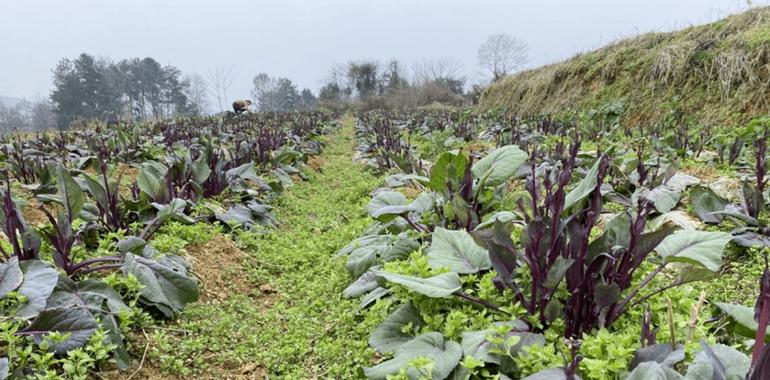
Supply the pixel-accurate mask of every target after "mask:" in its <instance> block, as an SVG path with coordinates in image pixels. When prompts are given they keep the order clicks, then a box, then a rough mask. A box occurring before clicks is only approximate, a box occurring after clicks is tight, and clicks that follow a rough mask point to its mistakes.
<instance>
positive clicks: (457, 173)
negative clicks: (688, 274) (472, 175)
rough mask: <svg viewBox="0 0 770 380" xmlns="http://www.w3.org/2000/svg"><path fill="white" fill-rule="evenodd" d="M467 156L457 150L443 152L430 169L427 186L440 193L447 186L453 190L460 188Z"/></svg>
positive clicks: (444, 190)
mask: <svg viewBox="0 0 770 380" xmlns="http://www.w3.org/2000/svg"><path fill="white" fill-rule="evenodd" d="M467 165H468V158H466V157H465V155H464V154H462V153H458V152H445V153H443V154H442V155H441V156H440V157H439V159H438V160H437V161H436V163H435V164H434V165H433V167H432V168H431V170H430V182H428V187H429V188H430V189H431V190H433V191H438V192H440V193H444V192H446V191H447V190H448V189H447V187H448V186H451V188H452V190H453V191H457V190H459V188H460V181H462V179H463V175H464V173H465V167H466V166H467Z"/></svg>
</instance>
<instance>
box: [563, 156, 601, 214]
mask: <svg viewBox="0 0 770 380" xmlns="http://www.w3.org/2000/svg"><path fill="white" fill-rule="evenodd" d="M601 162H602V160H601V159H597V160H596V162H595V163H594V166H592V167H591V170H589V171H588V173H587V174H586V176H585V177H583V179H582V180H580V182H578V184H577V186H575V188H574V189H572V191H570V192H569V193H567V196H566V197H564V210H569V209H570V208H571V207H572V206H574V205H575V204H577V203H578V202H580V201H582V200H583V199H585V198H586V197H588V196H589V195H590V194H591V192H592V191H594V190H595V189H596V183H597V180H598V178H597V177H598V176H599V165H600V164H601Z"/></svg>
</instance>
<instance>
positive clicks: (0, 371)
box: [0, 358, 10, 380]
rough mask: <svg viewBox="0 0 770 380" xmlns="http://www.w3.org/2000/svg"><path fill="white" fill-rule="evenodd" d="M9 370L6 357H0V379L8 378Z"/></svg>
mask: <svg viewBox="0 0 770 380" xmlns="http://www.w3.org/2000/svg"><path fill="white" fill-rule="evenodd" d="M9 371H10V367H9V365H8V358H0V380H5V379H6V378H8V372H9Z"/></svg>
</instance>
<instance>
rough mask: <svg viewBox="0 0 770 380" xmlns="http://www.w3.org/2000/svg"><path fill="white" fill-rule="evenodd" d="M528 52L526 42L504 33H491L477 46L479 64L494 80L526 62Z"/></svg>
mask: <svg viewBox="0 0 770 380" xmlns="http://www.w3.org/2000/svg"><path fill="white" fill-rule="evenodd" d="M528 52H529V46H527V43H526V42H524V41H522V40H520V39H518V38H516V37H514V36H512V35H510V34H506V33H498V34H493V35H490V36H489V37H488V38H487V41H486V42H484V44H483V45H481V47H480V48H479V51H478V60H479V65H481V67H483V68H485V69H487V70H489V72H490V73H491V74H492V80H493V81H496V80H498V79H500V78H502V77H504V76H505V75H507V74H508V73H510V72H511V71H513V70H516V69H518V68H520V67H521V66H523V65H524V64H525V63H527V53H528Z"/></svg>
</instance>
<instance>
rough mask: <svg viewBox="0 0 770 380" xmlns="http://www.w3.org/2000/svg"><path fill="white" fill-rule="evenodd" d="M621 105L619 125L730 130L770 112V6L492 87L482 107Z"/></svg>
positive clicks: (525, 110)
mask: <svg viewBox="0 0 770 380" xmlns="http://www.w3.org/2000/svg"><path fill="white" fill-rule="evenodd" d="M616 101H622V102H623V105H624V109H625V111H624V113H623V117H622V120H623V121H624V122H625V123H627V124H629V125H631V126H638V125H642V126H643V125H649V124H652V123H656V122H659V121H661V120H662V119H663V118H664V117H666V116H667V115H670V114H672V111H673V112H676V114H677V115H686V120H684V122H688V123H701V124H705V123H709V124H724V125H731V124H735V123H743V122H745V121H746V120H747V119H749V118H750V117H751V116H753V115H756V114H765V113H768V112H770V109H769V107H770V7H762V8H756V9H753V10H750V11H747V12H745V13H742V14H738V15H734V16H730V17H728V18H725V19H723V20H720V21H717V22H714V23H711V24H706V25H699V26H693V27H689V28H687V29H684V30H680V31H676V32H670V33H649V34H645V35H641V36H638V37H635V38H630V39H626V40H622V41H619V42H616V43H613V44H611V45H608V46H605V47H603V48H601V49H598V50H595V51H592V52H589V53H584V54H579V55H577V56H575V57H573V58H571V59H568V60H566V61H563V62H560V63H556V64H552V65H548V66H543V67H540V68H536V69H532V70H528V71H524V72H521V73H517V74H515V75H511V76H508V77H506V78H504V79H502V80H500V81H498V82H497V83H495V84H493V85H491V86H490V87H489V88H488V89H486V91H485V92H484V94H483V95H482V98H481V100H480V108H481V109H482V110H485V109H490V108H494V107H506V108H508V109H509V110H511V111H513V112H514V113H516V114H523V115H531V114H541V113H560V112H565V111H570V110H584V109H588V108H597V109H600V108H602V107H603V106H605V105H610V104H612V103H613V102H616Z"/></svg>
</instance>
